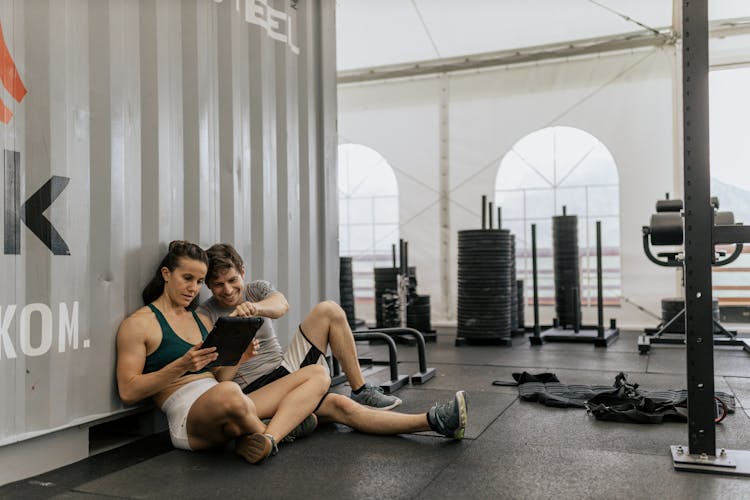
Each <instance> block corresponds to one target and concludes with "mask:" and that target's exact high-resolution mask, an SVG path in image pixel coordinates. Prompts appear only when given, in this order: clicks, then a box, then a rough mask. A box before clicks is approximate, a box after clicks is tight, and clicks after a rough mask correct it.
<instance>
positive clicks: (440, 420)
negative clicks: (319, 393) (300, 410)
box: [315, 391, 468, 439]
mask: <svg viewBox="0 0 750 500" xmlns="http://www.w3.org/2000/svg"><path fill="white" fill-rule="evenodd" d="M315 414H316V415H317V416H318V419H319V421H320V422H337V423H340V424H345V425H348V426H349V427H351V428H353V429H355V430H357V431H360V432H367V433H369V434H406V433H411V432H420V431H428V430H433V431H435V432H438V433H440V434H442V435H443V436H445V437H450V438H454V439H462V438H463V437H464V431H465V429H466V424H467V421H468V410H467V406H466V393H465V392H464V391H458V392H457V393H456V395H455V396H454V398H453V400H452V401H449V402H447V403H442V404H436V405H434V406H433V407H432V408H430V410H429V411H428V412H427V413H417V414H406V413H397V412H393V411H377V410H371V409H369V408H366V407H364V406H362V405H360V404H358V403H357V402H356V401H352V400H351V399H349V398H347V397H346V396H342V395H341V394H328V395H327V396H326V398H325V399H324V400H323V403H321V405H320V407H318V409H317V410H316V411H315Z"/></svg>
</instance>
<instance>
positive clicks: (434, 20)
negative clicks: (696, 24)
mask: <svg viewBox="0 0 750 500" xmlns="http://www.w3.org/2000/svg"><path fill="white" fill-rule="evenodd" d="M672 6H673V0H464V1H460V2H457V1H455V0H337V2H336V17H337V21H336V25H337V28H336V29H337V60H338V69H339V71H346V70H352V69H357V68H370V67H377V66H385V65H393V64H403V63H412V62H416V61H427V60H435V59H444V58H451V57H456V56H467V55H472V54H480V53H487V52H498V51H507V50H511V49H519V48H523V47H532V46H542V45H549V44H556V43H560V42H566V41H572V40H582V39H589V38H599V37H606V36H613V35H621V34H623V33H631V32H636V31H642V30H643V29H644V28H643V27H642V26H640V25H639V24H638V23H641V24H642V25H645V26H648V27H652V28H664V27H668V26H670V25H671V24H672ZM625 17H628V18H630V19H631V20H628V19H626V18H625ZM709 17H710V19H712V20H719V19H734V18H748V17H750V1H748V0H709Z"/></svg>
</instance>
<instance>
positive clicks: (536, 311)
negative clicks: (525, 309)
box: [529, 224, 542, 345]
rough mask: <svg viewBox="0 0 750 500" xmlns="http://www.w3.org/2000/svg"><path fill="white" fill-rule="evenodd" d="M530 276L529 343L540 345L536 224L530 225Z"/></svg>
mask: <svg viewBox="0 0 750 500" xmlns="http://www.w3.org/2000/svg"><path fill="white" fill-rule="evenodd" d="M531 276H532V282H533V289H534V334H533V335H532V336H531V337H529V342H531V345H542V337H541V331H540V329H539V283H538V282H537V268H536V224H532V225H531Z"/></svg>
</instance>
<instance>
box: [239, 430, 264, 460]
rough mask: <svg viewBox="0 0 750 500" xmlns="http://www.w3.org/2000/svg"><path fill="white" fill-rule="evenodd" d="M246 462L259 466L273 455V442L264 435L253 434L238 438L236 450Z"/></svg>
mask: <svg viewBox="0 0 750 500" xmlns="http://www.w3.org/2000/svg"><path fill="white" fill-rule="evenodd" d="M234 451H235V453H236V454H237V455H239V456H241V457H242V458H243V459H244V460H245V461H246V462H248V463H251V464H257V463H258V462H260V461H262V460H263V459H264V458H266V457H267V456H268V455H270V454H271V440H270V439H268V438H267V437H266V436H264V435H263V434H252V435H250V436H242V437H240V438H238V441H237V444H236V445H235V449H234Z"/></svg>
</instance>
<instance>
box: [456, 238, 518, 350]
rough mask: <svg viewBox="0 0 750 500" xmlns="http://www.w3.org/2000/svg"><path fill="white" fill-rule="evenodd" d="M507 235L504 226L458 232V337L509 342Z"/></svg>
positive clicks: (509, 300) (509, 308)
mask: <svg viewBox="0 0 750 500" xmlns="http://www.w3.org/2000/svg"><path fill="white" fill-rule="evenodd" d="M510 240H511V234H510V231H508V230H505V229H469V230H464V231H459V232H458V325H457V326H458V327H457V330H456V337H457V338H456V344H457V345H460V343H461V341H462V340H467V341H484V342H487V343H495V344H501V345H510V343H511V339H510V337H511V293H512V287H511V267H512V259H513V255H512V253H511V245H510Z"/></svg>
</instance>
